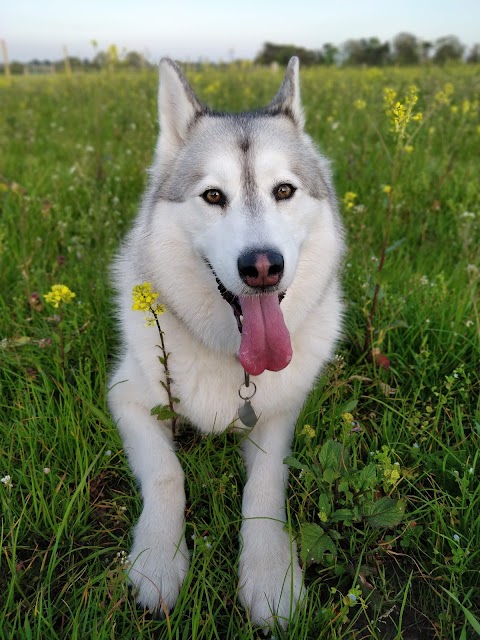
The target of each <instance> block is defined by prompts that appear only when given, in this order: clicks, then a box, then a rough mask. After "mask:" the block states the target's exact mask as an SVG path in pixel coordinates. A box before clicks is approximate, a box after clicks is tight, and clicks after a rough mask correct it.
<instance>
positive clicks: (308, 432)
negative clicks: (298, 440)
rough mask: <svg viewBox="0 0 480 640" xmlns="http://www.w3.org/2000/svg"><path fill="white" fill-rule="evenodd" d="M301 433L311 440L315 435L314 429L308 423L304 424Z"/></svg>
mask: <svg viewBox="0 0 480 640" xmlns="http://www.w3.org/2000/svg"><path fill="white" fill-rule="evenodd" d="M302 434H303V435H304V436H307V438H310V440H312V439H313V438H314V437H315V429H314V428H313V427H312V426H311V425H310V424H306V425H305V426H304V427H303V429H302Z"/></svg>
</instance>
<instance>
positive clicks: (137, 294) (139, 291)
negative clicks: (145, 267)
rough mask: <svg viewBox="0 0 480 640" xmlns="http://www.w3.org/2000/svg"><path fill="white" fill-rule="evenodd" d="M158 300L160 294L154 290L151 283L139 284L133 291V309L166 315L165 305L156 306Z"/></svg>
mask: <svg viewBox="0 0 480 640" xmlns="http://www.w3.org/2000/svg"><path fill="white" fill-rule="evenodd" d="M157 298H158V292H157V291H154V290H153V288H152V283H151V282H144V283H143V284H137V285H135V286H134V287H133V289H132V309H133V310H134V311H142V312H143V313H149V312H151V313H153V314H154V315H160V314H162V313H164V311H165V307H164V305H163V304H155V301H156V299H157Z"/></svg>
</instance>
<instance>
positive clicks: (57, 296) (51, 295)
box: [43, 284, 75, 309]
mask: <svg viewBox="0 0 480 640" xmlns="http://www.w3.org/2000/svg"><path fill="white" fill-rule="evenodd" d="M43 297H44V298H45V302H48V304H53V306H54V307H55V309H58V307H59V305H60V303H62V302H65V303H67V302H71V301H72V300H73V298H75V294H74V293H73V291H70V289H69V288H68V287H67V286H66V285H64V284H54V285H53V287H52V288H51V289H50V291H49V292H48V293H46V294H45V295H44V296H43Z"/></svg>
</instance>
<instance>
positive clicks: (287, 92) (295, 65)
mask: <svg viewBox="0 0 480 640" xmlns="http://www.w3.org/2000/svg"><path fill="white" fill-rule="evenodd" d="M299 66H300V61H299V59H298V58H297V56H293V58H290V61H289V63H288V66H287V70H286V72H285V77H284V79H283V82H282V85H281V87H280V89H279V90H278V93H277V95H276V96H275V97H274V99H273V100H272V102H271V103H270V104H269V105H268V107H267V110H268V111H269V112H270V113H283V114H284V115H286V116H287V117H289V118H290V119H291V120H293V122H294V123H295V124H296V125H297V127H299V129H303V127H304V125H305V115H304V113H303V109H302V103H301V100H300V80H299V77H298V76H299V74H298V69H299Z"/></svg>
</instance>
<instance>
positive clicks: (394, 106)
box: [383, 85, 423, 138]
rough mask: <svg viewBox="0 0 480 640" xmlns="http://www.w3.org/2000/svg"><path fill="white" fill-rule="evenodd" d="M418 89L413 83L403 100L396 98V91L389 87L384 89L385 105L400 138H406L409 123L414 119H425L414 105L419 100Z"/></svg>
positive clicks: (393, 128)
mask: <svg viewBox="0 0 480 640" xmlns="http://www.w3.org/2000/svg"><path fill="white" fill-rule="evenodd" d="M417 92H418V89H417V87H416V86H415V85H412V86H411V87H410V88H409V90H408V93H407V95H406V96H405V98H404V101H403V102H400V101H399V100H396V99H395V98H396V95H397V94H396V92H395V91H394V90H393V89H390V88H389V87H386V88H385V89H384V90H383V100H384V105H385V111H386V114H387V116H388V117H389V118H390V121H391V125H392V131H394V132H395V133H396V134H397V135H398V136H399V138H404V137H405V134H406V129H407V125H408V123H409V122H410V121H411V120H413V121H414V122H420V121H421V120H422V119H423V114H422V113H421V112H418V113H414V112H413V110H414V107H415V105H416V104H417V102H418V95H417Z"/></svg>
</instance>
